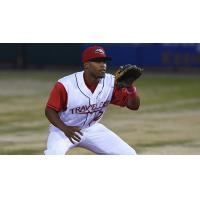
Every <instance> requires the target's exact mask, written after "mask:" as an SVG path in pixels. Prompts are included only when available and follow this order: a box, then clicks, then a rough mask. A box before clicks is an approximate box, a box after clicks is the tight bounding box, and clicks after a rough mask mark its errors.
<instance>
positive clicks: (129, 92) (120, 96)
mask: <svg viewBox="0 0 200 200" xmlns="http://www.w3.org/2000/svg"><path fill="white" fill-rule="evenodd" d="M136 96H137V91H136V87H128V88H125V87H124V88H119V87H116V86H115V87H114V91H113V96H112V99H111V104H114V105H118V106H122V107H125V106H127V101H128V98H135V97H136Z"/></svg>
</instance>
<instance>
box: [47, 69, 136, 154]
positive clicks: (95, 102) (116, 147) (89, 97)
mask: <svg viewBox="0 0 200 200" xmlns="http://www.w3.org/2000/svg"><path fill="white" fill-rule="evenodd" d="M59 82H60V83H62V84H63V85H64V87H65V89H66V91H67V94H68V99H67V105H66V107H67V109H66V111H62V112H60V113H59V116H60V118H61V120H62V121H63V122H64V123H65V124H66V125H68V126H78V127H80V128H81V132H82V133H83V136H80V137H81V141H80V142H76V143H75V144H72V143H71V141H70V140H69V138H68V137H66V135H65V133H64V132H62V131H61V130H60V129H59V128H57V127H55V126H54V125H52V124H51V125H50V127H49V137H48V142H47V149H46V150H45V151H44V153H45V154H46V155H56V154H59V155H64V154H65V153H67V152H68V151H69V150H70V149H71V148H74V147H83V148H86V149H88V150H90V151H93V152H95V153H96V154H108V155H110V154H114V155H115V154H117V155H120V154H124V155H135V154H136V152H135V150H134V149H133V148H132V147H130V146H129V145H128V144H127V143H126V142H124V141H123V140H122V139H121V138H120V137H119V136H117V135H116V134H115V133H114V132H112V131H111V130H109V129H107V128H106V127H105V126H103V125H102V124H100V123H98V122H99V120H100V119H101V118H102V116H103V114H104V112H105V111H106V109H107V107H108V104H109V103H110V101H111V98H112V95H113V89H114V76H113V75H111V74H106V75H105V78H102V79H101V80H100V82H99V83H98V85H97V87H96V89H95V91H94V93H92V92H91V91H90V89H89V88H88V87H87V86H86V84H85V81H84V77H83V71H82V72H77V73H74V74H72V75H69V76H66V77H64V78H61V79H60V80H59Z"/></svg>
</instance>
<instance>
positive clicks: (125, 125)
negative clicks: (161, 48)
mask: <svg viewBox="0 0 200 200" xmlns="http://www.w3.org/2000/svg"><path fill="white" fill-rule="evenodd" d="M69 73H71V72H65V71H18V72H17V71H1V72H0V154H43V150H44V149H45V146H46V141H47V136H48V121H47V120H46V118H45V116H44V107H45V104H46V101H47V99H48V95H49V92H50V90H51V88H52V87H53V85H54V83H55V82H56V80H57V79H59V78H61V77H63V76H65V75H67V74H69ZM136 86H137V89H138V92H139V94H140V98H141V107H140V109H139V111H137V112H134V111H130V110H128V109H126V108H120V107H116V106H113V105H111V106H109V109H108V111H107V113H106V114H105V116H104V118H103V119H102V123H103V124H105V125H106V126H107V127H108V128H110V129H112V130H113V131H114V132H116V133H117V134H118V135H119V136H120V137H121V138H123V139H124V140H125V141H126V142H127V143H128V144H129V145H131V146H133V147H134V148H135V149H136V151H137V152H138V153H139V154H200V75H188V76H186V75H185V76H184V75H176V74H156V75H153V74H144V75H143V76H142V77H141V78H140V79H139V80H138V81H137V82H136ZM70 154H92V153H91V152H90V151H87V150H85V149H81V148H77V149H73V150H72V151H71V152H70Z"/></svg>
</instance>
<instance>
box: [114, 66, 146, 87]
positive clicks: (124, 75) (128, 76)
mask: <svg viewBox="0 0 200 200" xmlns="http://www.w3.org/2000/svg"><path fill="white" fill-rule="evenodd" d="M142 72H143V69H142V68H140V67H137V66H136V65H131V64H127V65H123V66H121V67H120V68H119V69H118V70H117V71H116V72H115V84H116V85H117V86H118V87H130V86H132V84H133V82H134V81H135V80H137V79H138V78H139V77H140V76H141V75H142Z"/></svg>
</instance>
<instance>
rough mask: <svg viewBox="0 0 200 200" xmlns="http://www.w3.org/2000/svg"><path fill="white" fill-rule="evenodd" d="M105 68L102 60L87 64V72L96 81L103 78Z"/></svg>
mask: <svg viewBox="0 0 200 200" xmlns="http://www.w3.org/2000/svg"><path fill="white" fill-rule="evenodd" d="M106 68H107V65H106V62H105V61H103V60H99V61H98V60H97V61H90V62H88V72H89V73H90V75H91V76H93V77H94V78H96V79H98V78H104V77H105V73H106Z"/></svg>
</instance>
